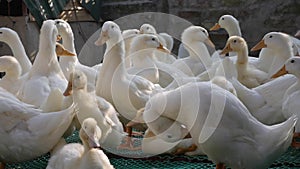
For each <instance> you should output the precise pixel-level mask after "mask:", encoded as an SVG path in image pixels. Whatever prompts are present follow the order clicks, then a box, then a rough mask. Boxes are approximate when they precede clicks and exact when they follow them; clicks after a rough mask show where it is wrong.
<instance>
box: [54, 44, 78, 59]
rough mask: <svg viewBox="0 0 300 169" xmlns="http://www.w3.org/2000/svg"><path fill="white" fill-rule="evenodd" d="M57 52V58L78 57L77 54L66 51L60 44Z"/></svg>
mask: <svg viewBox="0 0 300 169" xmlns="http://www.w3.org/2000/svg"><path fill="white" fill-rule="evenodd" d="M55 52H56V55H57V56H76V54H74V53H72V52H70V51H68V50H67V49H65V48H64V46H63V45H62V44H60V43H56V46H55Z"/></svg>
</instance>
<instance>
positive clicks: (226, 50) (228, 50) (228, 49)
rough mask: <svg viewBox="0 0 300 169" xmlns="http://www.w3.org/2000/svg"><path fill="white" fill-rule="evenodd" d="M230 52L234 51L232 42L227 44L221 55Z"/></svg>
mask: <svg viewBox="0 0 300 169" xmlns="http://www.w3.org/2000/svg"><path fill="white" fill-rule="evenodd" d="M229 52H232V48H231V47H230V44H227V45H226V46H225V48H224V49H223V50H222V51H221V53H220V55H225V54H227V53H229Z"/></svg>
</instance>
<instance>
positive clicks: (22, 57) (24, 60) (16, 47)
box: [0, 27, 32, 75]
mask: <svg viewBox="0 0 300 169" xmlns="http://www.w3.org/2000/svg"><path fill="white" fill-rule="evenodd" d="M0 41H2V42H5V43H7V44H8V46H9V47H10V48H11V51H12V53H13V56H14V57H15V58H16V59H17V60H18V61H19V63H20V65H21V68H22V69H21V71H22V75H24V74H25V73H27V72H28V71H29V70H30V69H31V67H32V63H31V62H30V60H29V58H28V56H27V54H26V52H25V49H24V46H23V44H22V42H21V40H20V38H19V36H18V34H17V32H15V31H14V30H12V29H9V28H5V27H3V28H0Z"/></svg>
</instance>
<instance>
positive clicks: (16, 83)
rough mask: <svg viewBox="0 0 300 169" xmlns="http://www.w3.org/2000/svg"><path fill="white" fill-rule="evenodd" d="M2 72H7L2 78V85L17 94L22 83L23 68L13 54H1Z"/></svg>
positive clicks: (0, 70)
mask: <svg viewBox="0 0 300 169" xmlns="http://www.w3.org/2000/svg"><path fill="white" fill-rule="evenodd" d="M0 72H5V76H4V77H3V78H2V79H1V80H0V87H2V88H4V89H6V90H7V91H9V92H10V93H12V94H14V95H16V94H17V92H18V90H19V88H20V85H21V83H22V80H21V79H20V76H21V73H22V68H21V66H20V63H19V62H18V60H17V59H16V58H14V57H13V56H1V57H0Z"/></svg>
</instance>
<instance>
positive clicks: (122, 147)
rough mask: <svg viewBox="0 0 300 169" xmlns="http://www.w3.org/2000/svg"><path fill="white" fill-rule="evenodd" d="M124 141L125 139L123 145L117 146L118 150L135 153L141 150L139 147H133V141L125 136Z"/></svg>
mask: <svg viewBox="0 0 300 169" xmlns="http://www.w3.org/2000/svg"><path fill="white" fill-rule="evenodd" d="M124 139H125V143H122V144H121V145H119V146H118V149H119V150H130V151H137V150H141V149H142V147H141V146H138V147H134V145H133V140H132V139H133V138H131V137H128V136H126V137H125V138H124Z"/></svg>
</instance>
